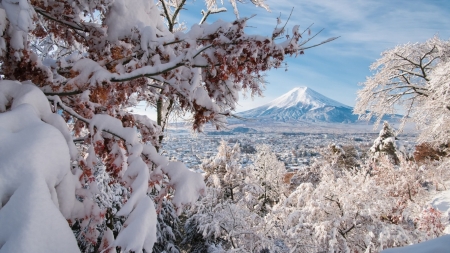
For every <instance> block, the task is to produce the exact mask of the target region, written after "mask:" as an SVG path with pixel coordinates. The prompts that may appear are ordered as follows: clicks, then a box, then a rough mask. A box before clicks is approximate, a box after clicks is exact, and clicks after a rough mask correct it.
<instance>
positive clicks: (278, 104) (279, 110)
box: [237, 87, 358, 123]
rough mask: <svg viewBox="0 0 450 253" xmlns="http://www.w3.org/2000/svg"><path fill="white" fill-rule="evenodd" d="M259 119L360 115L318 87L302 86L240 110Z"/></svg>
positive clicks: (350, 119) (347, 119)
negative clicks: (327, 95) (246, 109)
mask: <svg viewBox="0 0 450 253" xmlns="http://www.w3.org/2000/svg"><path fill="white" fill-rule="evenodd" d="M237 115H238V116H240V117H243V118H247V119H254V120H258V121H275V122H299V121H302V122H305V121H306V122H317V123H319V122H320V123H354V122H356V121H357V120H358V116H357V115H354V114H353V108H352V107H350V106H347V105H344V104H341V103H339V102H337V101H335V100H333V99H330V98H327V97H325V96H324V95H322V94H320V93H318V92H316V91H314V90H313V89H311V88H308V87H298V88H295V89H293V90H291V91H289V92H288V93H286V94H284V95H282V96H280V97H278V98H276V99H275V100H273V101H271V102H269V103H267V104H265V105H262V106H259V107H256V108H254V109H251V110H248V111H244V112H240V113H237Z"/></svg>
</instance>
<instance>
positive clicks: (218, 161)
mask: <svg viewBox="0 0 450 253" xmlns="http://www.w3.org/2000/svg"><path fill="white" fill-rule="evenodd" d="M240 160H241V150H240V147H239V144H238V143H236V144H235V145H234V146H233V147H230V146H228V143H227V142H226V141H224V140H222V141H221V142H220V146H219V148H218V153H217V154H216V156H214V157H211V158H210V159H207V160H205V161H204V162H203V163H202V165H201V169H202V170H203V171H205V180H206V182H207V185H208V186H211V187H214V188H218V189H222V193H223V198H225V199H226V198H230V199H231V200H232V201H234V200H236V199H238V198H239V195H241V194H242V193H241V189H240V188H241V187H242V181H243V180H244V175H243V171H242V168H241V164H240ZM236 195H238V196H236Z"/></svg>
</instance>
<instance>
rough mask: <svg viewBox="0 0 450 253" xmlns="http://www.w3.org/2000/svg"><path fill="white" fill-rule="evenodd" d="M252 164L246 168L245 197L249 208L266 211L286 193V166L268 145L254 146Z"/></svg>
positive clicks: (287, 186) (287, 185)
mask: <svg viewBox="0 0 450 253" xmlns="http://www.w3.org/2000/svg"><path fill="white" fill-rule="evenodd" d="M256 150H257V153H256V155H255V157H254V158H253V165H251V166H249V167H248V168H247V173H246V179H245V186H244V192H245V199H246V201H247V202H248V204H250V205H252V206H251V208H252V209H254V210H256V211H258V212H263V213H265V212H267V211H268V207H269V208H270V206H272V205H274V204H275V203H277V202H278V201H280V200H281V199H282V198H283V197H285V196H286V195H287V192H288V188H289V184H288V183H286V182H285V180H284V178H285V177H284V176H285V174H286V172H287V171H286V168H285V167H284V163H283V162H281V161H279V160H278V158H277V157H276V155H275V153H273V152H272V149H271V147H270V146H268V145H261V146H257V147H256Z"/></svg>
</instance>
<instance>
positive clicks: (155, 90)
mask: <svg viewBox="0 0 450 253" xmlns="http://www.w3.org/2000/svg"><path fill="white" fill-rule="evenodd" d="M237 2H241V1H239V0H238V1H231V3H232V5H233V8H234V9H235V11H236V13H237V9H236V7H237ZM185 3H186V1H184V0H181V1H178V0H177V1H173V0H160V1H153V0H150V1H146V0H93V1H86V0H76V1H75V0H63V1H55V0H4V1H1V4H0V34H1V36H0V69H1V74H2V78H3V79H5V80H13V81H2V82H1V83H0V117H2V119H1V121H0V124H1V127H2V131H1V134H0V136H1V137H0V138H1V142H0V145H1V150H2V153H1V154H0V155H1V159H0V162H1V163H2V165H1V167H0V173H1V180H2V182H4V183H1V184H0V200H1V205H0V223H1V224H2V228H16V229H15V230H14V231H15V232H12V229H2V231H4V232H2V233H0V248H2V250H5V251H8V252H28V251H31V250H33V251H34V252H38V251H42V252H77V251H80V250H82V251H86V252H90V251H99V250H100V251H102V250H103V251H104V252H107V251H108V252H114V251H115V250H116V248H120V250H121V251H122V252H129V251H133V252H141V251H142V250H145V251H146V252H151V251H152V249H153V246H154V244H155V243H157V246H156V249H155V250H163V248H164V250H169V251H176V247H171V246H170V245H169V244H168V243H172V242H173V241H174V240H176V239H174V236H175V237H176V231H175V227H176V219H175V218H174V217H175V216H174V215H177V214H180V213H181V212H182V210H183V207H184V206H185V205H187V204H190V203H192V202H194V201H196V200H197V199H198V197H199V195H201V194H202V193H204V192H205V184H204V182H203V177H202V176H201V175H200V174H198V173H194V172H191V171H190V170H188V169H187V168H186V166H184V165H183V164H182V163H180V162H169V161H168V159H166V158H165V157H163V156H162V155H160V154H159V153H158V150H159V148H160V145H161V141H162V139H163V136H164V134H163V133H164V130H165V127H166V123H167V118H168V116H169V115H170V113H171V112H172V111H174V110H178V111H180V112H189V113H191V114H192V115H193V121H192V128H193V129H195V130H201V129H202V126H203V125H204V124H205V123H206V122H212V123H213V124H215V125H216V126H217V127H219V126H221V125H222V124H223V123H224V122H225V117H226V116H229V115H231V114H232V111H233V110H234V109H235V108H236V103H237V100H238V97H239V92H241V91H248V92H250V93H251V94H252V95H261V94H262V89H263V84H262V82H261V80H262V76H263V72H264V71H266V70H269V69H271V68H278V67H281V64H282V62H283V60H284V57H285V56H286V55H298V54H302V53H303V50H305V49H306V47H305V46H304V45H305V43H306V42H308V41H309V39H305V40H303V39H302V32H300V31H299V27H298V26H294V27H293V28H292V30H291V31H289V32H287V31H285V30H284V28H285V26H283V27H282V28H276V29H275V30H274V33H273V34H272V36H269V37H264V36H259V35H249V34H246V33H245V31H244V28H245V26H246V23H247V21H248V19H246V18H244V19H238V20H236V21H234V22H231V23H229V22H225V21H217V22H215V23H213V24H208V23H206V22H205V20H206V19H207V17H208V15H210V14H214V13H219V12H221V11H223V10H224V9H223V8H220V7H218V6H217V3H216V1H206V4H207V11H206V12H204V16H203V19H201V22H200V24H198V25H193V26H192V27H191V28H190V29H186V26H184V25H183V24H179V23H178V22H179V14H180V11H182V10H183V7H184V5H185ZM252 3H253V4H254V5H256V6H260V7H263V8H266V9H267V5H266V4H265V3H264V1H262V0H255V1H252ZM199 19H200V18H199ZM274 25H275V24H274ZM284 34H286V35H284ZM331 40H332V39H331ZM327 41H330V40H327ZM324 43H326V42H324ZM139 102H145V103H148V104H149V105H150V106H154V107H155V108H156V109H157V113H158V118H157V120H156V122H155V121H152V120H150V119H148V118H147V117H144V116H139V115H133V114H131V113H130V112H129V111H128V110H129V109H128V108H130V107H132V106H134V105H136V104H137V103H139ZM19 133H20V134H19ZM23 152H25V153H26V154H24V153H23ZM46 189H48V190H49V191H48V192H46V191H45V190H46ZM31 193H33V194H32V195H31ZM27 194H28V195H27ZM36 195H39V196H40V197H39V198H37V197H35V196H36ZM30 198H33V199H35V201H33V199H30ZM51 202H53V204H51ZM37 203H39V205H37ZM36 208H37V209H36ZM15 210H23V211H22V212H18V213H15V212H14V211H15ZM26 210H28V211H26ZM66 220H67V221H68V222H67V221H66ZM24 226H26V227H24ZM49 226H53V227H54V228H55V229H54V231H60V232H59V233H58V234H56V233H53V232H52V233H39V232H38V229H42V228H43V227H49ZM174 226H175V227H174ZM70 228H71V229H72V231H73V232H74V233H75V236H76V240H75V239H74V238H75V237H74V236H73V235H72V236H70ZM171 229H172V231H171ZM50 230H52V229H51V228H50ZM52 231H53V230H52ZM31 234H35V235H36V234H38V235H39V236H38V238H35V240H34V241H36V240H37V241H39V242H42V243H41V244H38V245H34V243H32V241H30V240H31V239H30V238H31V237H30V236H31ZM47 237H48V238H50V237H51V241H48V240H50V239H47ZM44 242H47V243H44ZM77 244H78V247H77ZM163 245H164V246H163ZM53 247H54V248H53Z"/></svg>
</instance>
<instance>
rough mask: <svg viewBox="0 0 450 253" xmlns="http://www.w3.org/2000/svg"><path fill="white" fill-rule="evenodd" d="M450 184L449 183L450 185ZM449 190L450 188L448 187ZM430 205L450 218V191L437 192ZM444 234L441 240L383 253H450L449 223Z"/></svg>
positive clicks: (388, 250) (437, 239) (383, 252)
mask: <svg viewBox="0 0 450 253" xmlns="http://www.w3.org/2000/svg"><path fill="white" fill-rule="evenodd" d="M449 183H450V182H447V185H449ZM447 189H448V187H447ZM430 204H431V205H432V206H433V207H434V208H436V209H438V210H439V211H441V212H442V214H443V215H445V216H446V217H449V213H450V189H449V190H445V191H439V192H436V195H434V197H433V198H432V200H431V201H430ZM444 233H445V234H446V235H444V236H441V237H439V238H436V239H433V240H429V241H426V242H422V243H419V244H415V245H410V246H406V247H401V248H393V249H387V250H383V251H382V253H448V252H450V224H449V223H447V226H446V227H445V230H444Z"/></svg>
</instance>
